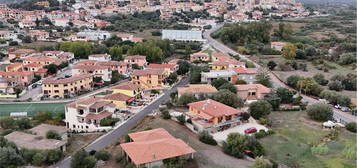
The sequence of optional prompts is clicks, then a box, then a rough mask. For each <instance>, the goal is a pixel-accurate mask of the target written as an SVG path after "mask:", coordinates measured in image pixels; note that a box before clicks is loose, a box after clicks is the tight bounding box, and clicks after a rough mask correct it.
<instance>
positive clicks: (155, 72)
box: [132, 69, 164, 76]
mask: <svg viewBox="0 0 357 168" xmlns="http://www.w3.org/2000/svg"><path fill="white" fill-rule="evenodd" d="M162 74H164V70H163V69H144V70H135V71H134V72H133V73H132V75H134V76H143V75H162Z"/></svg>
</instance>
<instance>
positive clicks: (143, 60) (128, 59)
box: [124, 55, 147, 67]
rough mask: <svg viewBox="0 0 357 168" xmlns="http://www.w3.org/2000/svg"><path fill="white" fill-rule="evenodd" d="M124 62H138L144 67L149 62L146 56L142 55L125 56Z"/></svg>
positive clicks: (137, 63)
mask: <svg viewBox="0 0 357 168" xmlns="http://www.w3.org/2000/svg"><path fill="white" fill-rule="evenodd" d="M124 62H126V63H129V64H131V65H133V64H136V65H138V66H139V67H144V66H146V64H147V62H146V56H142V55H133V56H127V57H125V59H124Z"/></svg>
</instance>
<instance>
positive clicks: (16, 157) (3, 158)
mask: <svg viewBox="0 0 357 168" xmlns="http://www.w3.org/2000/svg"><path fill="white" fill-rule="evenodd" d="M23 164H24V159H23V158H22V156H21V155H20V154H19V153H17V152H16V149H14V148H13V147H11V146H4V147H0V165H1V167H11V166H15V167H17V166H21V165H23Z"/></svg>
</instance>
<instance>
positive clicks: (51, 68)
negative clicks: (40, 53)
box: [44, 64, 58, 75]
mask: <svg viewBox="0 0 357 168" xmlns="http://www.w3.org/2000/svg"><path fill="white" fill-rule="evenodd" d="M44 68H46V69H47V74H49V75H53V74H56V73H57V70H58V67H57V65H56V64H50V65H45V66H44Z"/></svg>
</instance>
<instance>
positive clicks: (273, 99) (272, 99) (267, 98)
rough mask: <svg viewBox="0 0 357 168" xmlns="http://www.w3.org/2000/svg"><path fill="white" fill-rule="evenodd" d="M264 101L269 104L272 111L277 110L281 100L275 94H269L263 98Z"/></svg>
mask: <svg viewBox="0 0 357 168" xmlns="http://www.w3.org/2000/svg"><path fill="white" fill-rule="evenodd" d="M264 100H265V101H267V102H269V103H270V105H271V107H272V108H273V110H279V107H280V102H281V98H280V97H279V96H278V95H277V94H275V93H269V94H267V95H265V96H264Z"/></svg>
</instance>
